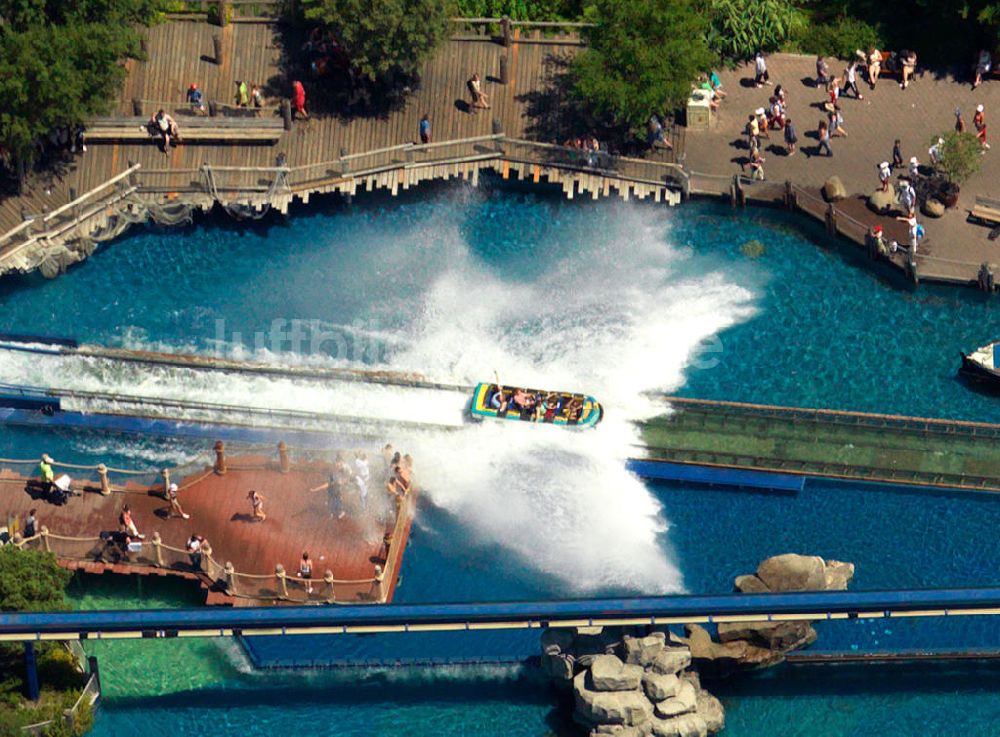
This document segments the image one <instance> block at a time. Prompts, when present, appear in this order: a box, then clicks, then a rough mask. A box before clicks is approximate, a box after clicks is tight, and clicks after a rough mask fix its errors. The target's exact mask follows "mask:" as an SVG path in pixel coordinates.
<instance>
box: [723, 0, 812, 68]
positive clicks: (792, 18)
mask: <svg viewBox="0 0 1000 737" xmlns="http://www.w3.org/2000/svg"><path fill="white" fill-rule="evenodd" d="M705 9H706V11H707V12H708V14H709V17H710V18H711V19H712V24H711V27H710V29H709V35H708V43H709V46H711V48H712V50H713V51H715V52H716V53H718V54H719V55H721V56H723V57H725V58H729V59H749V58H750V57H752V56H753V55H754V54H755V53H756V52H758V51H775V50H777V49H778V48H780V47H781V45H782V44H783V43H785V41H787V40H788V38H789V37H790V36H791V35H792V33H793V31H795V30H796V28H797V27H799V26H802V25H804V18H803V15H802V13H801V11H800V10H799V9H798V7H797V6H796V4H795V3H794V2H792V0H707V3H706V8H705Z"/></svg>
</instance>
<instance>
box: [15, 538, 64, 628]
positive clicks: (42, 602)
mask: <svg viewBox="0 0 1000 737" xmlns="http://www.w3.org/2000/svg"><path fill="white" fill-rule="evenodd" d="M71 576H72V574H71V573H70V572H69V571H67V570H66V569H65V568H60V567H59V563H58V562H57V561H56V557H55V555H53V554H52V553H44V552H41V551H35V550H19V549H18V548H15V547H14V546H13V545H4V546H3V547H0V611H16V612H42V611H53V610H59V609H65V608H66V607H67V603H66V597H65V590H66V584H67V583H69V579H70V578H71Z"/></svg>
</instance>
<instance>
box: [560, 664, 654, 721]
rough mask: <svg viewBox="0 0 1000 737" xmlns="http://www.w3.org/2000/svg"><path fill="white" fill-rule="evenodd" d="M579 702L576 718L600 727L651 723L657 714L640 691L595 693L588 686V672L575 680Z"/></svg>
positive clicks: (575, 694)
mask: <svg viewBox="0 0 1000 737" xmlns="http://www.w3.org/2000/svg"><path fill="white" fill-rule="evenodd" d="M573 694H574V700H575V702H576V713H575V715H574V716H575V717H578V718H579V719H578V720H583V721H584V722H588V723H589V724H590V725H591V726H596V725H598V724H624V725H628V726H638V725H640V724H644V723H645V722H648V721H649V720H650V718H651V717H652V714H653V708H652V704H650V703H649V700H648V699H647V698H646V697H645V696H644V695H643V693H642V692H641V691H639V690H635V691H595V690H593V689H591V688H589V687H588V685H587V673H586V672H582V673H578V674H577V675H576V677H575V678H574V679H573Z"/></svg>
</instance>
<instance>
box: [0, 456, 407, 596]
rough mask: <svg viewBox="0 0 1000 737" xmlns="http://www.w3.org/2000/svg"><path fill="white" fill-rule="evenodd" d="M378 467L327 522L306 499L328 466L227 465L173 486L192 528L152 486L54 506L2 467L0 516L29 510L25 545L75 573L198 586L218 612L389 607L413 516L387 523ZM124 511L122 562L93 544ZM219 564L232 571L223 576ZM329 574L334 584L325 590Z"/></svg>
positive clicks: (328, 512)
mask: <svg viewBox="0 0 1000 737" xmlns="http://www.w3.org/2000/svg"><path fill="white" fill-rule="evenodd" d="M381 464H382V459H381V457H379V458H378V459H376V460H374V461H373V462H372V479H371V483H370V484H369V493H368V502H367V505H366V506H364V507H362V505H361V502H360V496H359V495H357V494H345V495H344V504H343V511H344V512H345V514H344V516H343V517H340V516H339V515H337V514H335V513H334V510H333V508H332V507H331V506H330V504H329V503H328V498H327V494H326V492H325V491H322V490H321V491H310V489H313V488H316V487H318V486H321V485H323V484H325V483H326V481H327V479H328V478H329V475H330V472H331V468H332V467H331V464H329V463H327V462H324V461H310V462H304V463H294V464H292V465H291V467H290V470H289V471H288V472H287V473H282V472H281V469H280V466H279V464H278V462H277V461H272V460H269V459H267V458H265V457H249V456H245V457H237V458H233V459H230V460H229V461H228V462H227V465H228V468H227V470H226V473H225V474H224V475H220V474H218V473H216V472H215V471H214V470H213V468H212V467H206V468H203V469H201V470H198V471H196V472H194V473H192V474H189V475H187V476H184V477H180V476H176V475H175V476H174V477H173V480H174V481H175V482H177V483H178V485H179V486H180V489H181V491H180V500H181V503H182V505H183V508H184V511H185V512H186V513H187V514H189V515H190V519H183V518H181V517H178V516H173V517H172V516H170V515H169V511H170V506H169V504H168V502H167V501H166V500H165V498H164V496H163V484H162V483H158V484H154V485H152V486H142V485H138V484H134V483H129V484H127V485H124V486H120V487H116V488H115V490H114V491H113V493H111V494H110V495H102V494H101V493H100V485H99V483H95V482H83V481H75V482H74V489H77V490H82V494H80V495H77V496H72V497H70V498H69V499H68V501H67V502H66V503H65V504H63V505H54V504H52V503H50V502H49V501H48V500H47V498H46V497H45V496H44V495H43V494H42V493H41V492H40V489H39V487H38V483H37V481H36V480H35V479H32V478H29V477H25V476H24V475H21V474H18V473H15V472H14V471H11V470H9V469H3V470H0V500H2V509H3V513H4V515H9V516H11V517H13V518H17V519H21V520H23V519H24V518H25V517H26V516H27V513H28V511H29V509H32V508H35V509H37V510H38V511H37V513H36V516H37V518H38V521H39V525H40V526H44V528H45V531H46V534H44V535H42V534H39V535H36V537H35V538H33V539H29V540H28V541H26V542H25V543H24V544H25V545H26V546H27V547H33V548H38V549H42V548H47V549H49V550H51V551H52V552H54V553H55V554H56V555H57V557H58V558H59V559H60V561H61V562H62V563H63V565H65V566H66V567H68V568H71V569H74V570H76V569H79V570H83V571H86V572H90V573H101V572H105V571H110V572H113V573H122V574H139V575H173V576H180V577H183V578H188V579H191V580H197V581H199V582H200V583H201V584H202V586H203V587H204V588H206V589H208V590H209V592H208V602H209V603H216V604H239V605H252V604H262V603H263V604H271V603H275V602H280V601H296V602H300V603H301V602H305V601H311V602H313V603H326V602H330V601H333V600H335V601H337V602H340V603H349V602H350V603H364V602H372V603H377V602H384V601H390V600H391V599H392V595H393V593H394V590H395V584H396V580H397V577H398V573H399V568H400V565H401V563H402V557H403V552H404V550H405V547H406V541H407V539H408V536H409V529H410V523H411V521H412V509H413V499H408V500H407V502H406V503H405V504H404V505H403V507H402V512H401V514H400V515H399V516H398V517H397V514H396V509H395V505H394V504H393V503H392V500H391V498H390V495H389V494H388V492H386V490H385V486H384V480H383V479H382V478H381V475H380V471H379V470H378V469H379V468H380V467H381ZM56 472H57V474H59V473H61V471H60V470H59V469H58V468H57V469H56ZM67 472H68V473H70V474H72V473H74V471H72V470H69V471H67ZM250 489H256V490H257V491H258V492H259V493H260V494H261V495H263V496H264V497H265V502H264V510H265V512H266V514H267V519H266V520H264V521H263V522H261V521H255V520H254V519H253V516H252V514H251V507H250V503H249V501H248V499H247V493H248V490H250ZM124 504H128V505H129V506H130V507H131V510H132V516H133V520H134V521H135V523H136V526H137V527H138V530H139V532H140V533H142V534H144V535H145V539H144V540H143V541H142V546H141V548H142V549H141V550H139V551H137V552H134V553H132V554H131V555H129V556H128V557H127V558H121V557H120V556H119V555H118V554H117V553H116V552H115V551H114V550H111V549H109V548H108V546H107V545H106V544H105V543H104V542H103V541H102V540H101V539H100V533H101V532H102V531H112V530H117V529H118V515H119V514H120V513H121V509H122V506H123V505H124ZM192 534H198V535H201V536H203V537H204V538H205V539H206V540H207V542H208V544H209V545H210V548H211V554H210V555H209V556H207V557H206V559H205V561H204V563H203V567H202V570H200V571H198V570H196V569H194V567H193V566H192V565H191V562H190V560H189V557H188V555H187V554H186V552H185V546H186V543H187V541H188V539H189V538H190V536H191V535H192ZM387 538H388V539H387ZM304 551H308V553H309V555H310V558H311V559H312V560H313V579H314V580H313V582H312V586H313V589H314V591H313V594H312V595H311V596H307V594H306V591H305V589H306V585H305V582H304V581H302V580H299V579H297V578H296V577H297V575H298V570H299V559H300V557H301V555H302V553H303V552H304ZM229 563H231V564H232V569H233V571H234V572H235V573H233V572H228V573H227V570H226V569H227V564H229ZM279 565H280V566H281V567H282V568H283V569H284V571H285V573H286V575H287V577H288V578H287V579H286V580H285V581H284V582H282V580H281V577H280V576H279V575H277V574H276V570H277V566H279ZM376 566H378V567H380V568H381V570H382V573H381V575H380V574H379V572H378V570H377V568H376ZM327 572H329V573H330V574H332V579H333V581H332V582H330V581H324V578H325V577H326V574H327ZM376 579H379V580H376Z"/></svg>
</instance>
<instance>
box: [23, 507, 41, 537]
mask: <svg viewBox="0 0 1000 737" xmlns="http://www.w3.org/2000/svg"><path fill="white" fill-rule="evenodd" d="M37 511H38V510H37V509H35V508H31V509H29V510H28V516H27V517H25V518H24V537H25V539H27V538H29V537H34V536H35V535H36V534H38V518H37V517H36V516H35V512H37Z"/></svg>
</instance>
